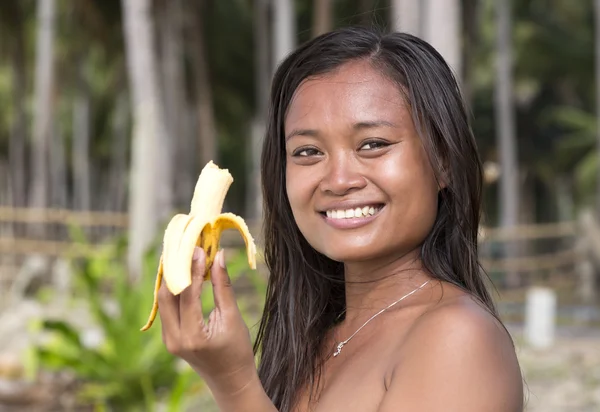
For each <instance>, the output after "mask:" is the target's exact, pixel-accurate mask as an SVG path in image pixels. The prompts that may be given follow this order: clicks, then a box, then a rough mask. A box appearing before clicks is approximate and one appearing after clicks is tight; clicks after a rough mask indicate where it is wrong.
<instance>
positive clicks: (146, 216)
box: [122, 0, 166, 280]
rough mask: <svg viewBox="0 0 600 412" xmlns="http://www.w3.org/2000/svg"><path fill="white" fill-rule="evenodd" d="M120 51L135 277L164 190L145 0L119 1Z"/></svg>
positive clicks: (155, 78)
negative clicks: (128, 123) (128, 115)
mask: <svg viewBox="0 0 600 412" xmlns="http://www.w3.org/2000/svg"><path fill="white" fill-rule="evenodd" d="M122 6H123V20H124V37H125V50H126V56H127V63H128V70H129V83H130V90H131V101H132V113H133V136H132V150H131V169H130V170H131V176H130V197H129V219H130V221H129V250H128V268H129V276H130V278H131V279H134V280H135V279H137V278H139V276H140V275H141V270H142V258H143V255H144V254H145V252H146V251H147V249H148V248H149V247H150V246H151V244H152V242H153V241H154V238H155V236H156V235H157V229H158V223H159V213H160V205H159V196H158V192H160V191H161V190H163V189H165V187H164V186H163V184H162V183H163V181H164V180H163V176H164V175H163V173H164V171H163V170H161V169H160V166H158V165H162V161H161V160H160V157H161V154H163V153H160V151H159V147H160V148H162V141H163V140H164V139H165V138H166V134H165V126H164V121H163V119H162V116H163V109H162V101H161V96H160V84H159V81H158V74H157V68H158V63H157V59H156V51H155V49H154V44H155V43H154V24H153V22H152V13H151V11H152V9H151V0H123V1H122ZM163 155H164V154H163Z"/></svg>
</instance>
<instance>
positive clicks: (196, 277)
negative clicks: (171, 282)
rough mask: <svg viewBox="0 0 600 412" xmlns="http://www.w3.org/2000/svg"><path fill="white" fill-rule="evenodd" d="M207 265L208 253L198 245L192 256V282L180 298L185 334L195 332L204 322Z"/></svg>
mask: <svg viewBox="0 0 600 412" xmlns="http://www.w3.org/2000/svg"><path fill="white" fill-rule="evenodd" d="M205 267H206V253H205V252H204V250H203V249H202V248H199V247H196V249H194V255H193V257H192V284H191V285H190V286H188V287H187V288H185V289H184V290H183V291H182V292H181V294H180V298H179V316H180V319H181V329H182V332H183V333H184V334H195V333H196V332H197V331H198V328H201V327H202V325H203V324H204V317H203V315H202V302H201V301H200V293H201V292H202V283H203V282H204V280H203V278H204V272H205Z"/></svg>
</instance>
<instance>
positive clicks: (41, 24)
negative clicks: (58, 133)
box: [29, 0, 56, 237]
mask: <svg viewBox="0 0 600 412" xmlns="http://www.w3.org/2000/svg"><path fill="white" fill-rule="evenodd" d="M37 13H38V14H37V37H36V63H35V64H36V66H35V86H34V87H35V90H34V94H35V98H34V118H33V139H32V140H33V148H32V159H31V169H32V175H31V187H30V196H29V205H30V206H31V207H33V208H46V207H47V206H48V200H49V196H48V185H49V178H48V176H49V173H48V171H49V169H48V150H49V142H50V136H51V133H52V130H53V126H52V112H53V110H52V109H53V107H54V105H53V104H52V90H53V86H54V62H53V60H54V30H55V17H56V15H55V1H54V0H38V2H37ZM31 228H32V232H31V234H32V235H33V236H35V237H37V236H43V235H44V227H43V225H39V226H38V225H35V226H33V225H32V226H31Z"/></svg>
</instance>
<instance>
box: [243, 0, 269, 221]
mask: <svg viewBox="0 0 600 412" xmlns="http://www.w3.org/2000/svg"><path fill="white" fill-rule="evenodd" d="M269 50H270V42H269V8H268V4H267V0H256V1H255V2H254V53H255V58H254V61H255V70H254V73H255V76H256V77H255V85H256V89H255V90H256V113H255V115H254V119H253V122H252V139H251V147H250V150H249V152H250V156H251V159H250V162H249V165H250V173H249V176H250V182H249V184H248V186H247V187H248V189H247V191H246V216H247V219H254V220H261V219H262V190H261V184H260V156H261V150H262V143H263V137H264V134H265V129H266V125H265V119H266V116H267V105H268V99H269V96H268V90H269V78H270V74H271V71H272V67H271V64H270V61H271V60H270V55H269Z"/></svg>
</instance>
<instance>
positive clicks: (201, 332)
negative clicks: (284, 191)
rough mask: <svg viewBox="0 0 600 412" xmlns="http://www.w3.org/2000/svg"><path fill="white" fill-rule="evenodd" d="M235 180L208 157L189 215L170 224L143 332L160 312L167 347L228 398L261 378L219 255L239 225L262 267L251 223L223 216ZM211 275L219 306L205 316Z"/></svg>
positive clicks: (250, 255)
mask: <svg viewBox="0 0 600 412" xmlns="http://www.w3.org/2000/svg"><path fill="white" fill-rule="evenodd" d="M232 182H233V178H232V177H231V174H230V173H229V172H228V171H227V170H226V169H220V168H219V167H218V166H216V165H215V164H214V163H213V162H209V163H208V164H207V165H206V166H205V167H204V169H203V170H202V172H201V173H200V177H199V178H198V181H197V183H196V187H195V189H194V196H193V199H192V202H191V208H190V213H189V214H187V215H186V214H178V215H176V216H174V217H173V218H172V220H171V222H170V223H169V224H168V225H167V228H166V230H165V234H164V238H163V252H162V255H161V258H160V261H159V265H158V273H157V276H156V284H155V289H154V303H153V306H152V311H151V313H150V317H149V319H148V322H147V323H146V325H144V326H143V327H142V331H144V330H147V329H148V328H150V327H151V326H152V323H153V321H154V319H155V317H156V314H157V312H158V313H160V317H161V323H162V332H163V341H164V343H165V345H166V347H167V350H168V351H169V352H171V353H173V354H174V355H177V356H179V357H181V358H182V359H184V360H185V361H187V362H188V363H189V364H190V366H191V367H192V368H194V370H196V372H197V373H198V374H199V375H201V376H202V377H203V378H204V379H205V381H206V382H207V383H208V385H209V386H210V387H211V390H213V392H219V391H222V392H223V393H224V395H225V393H226V392H229V393H233V392H236V391H237V390H239V389H240V388H242V387H245V386H247V385H248V383H249V382H250V381H251V380H256V379H257V373H256V368H255V364H254V354H253V351H252V344H251V341H250V334H249V331H248V327H247V326H246V324H245V323H244V321H243V319H242V316H241V313H240V311H239V308H238V306H237V302H236V299H235V296H234V293H233V288H232V287H231V282H230V280H229V276H228V275H227V271H226V268H225V263H224V257H223V252H222V251H221V252H218V253H217V251H218V249H219V239H220V237H221V233H222V231H223V230H225V229H238V230H239V231H240V233H241V234H242V236H243V238H244V241H245V243H246V252H247V255H248V263H249V265H250V267H251V268H252V269H254V268H256V257H255V255H256V246H255V244H254V240H253V238H252V236H251V235H250V233H249V231H248V227H247V226H246V224H245V222H244V220H243V219H242V218H240V217H239V216H236V215H233V214H231V213H223V214H222V213H221V209H222V207H223V202H224V200H225V195H226V194H227V191H228V190H229V186H230V185H231V183H232ZM209 275H210V276H209ZM207 278H210V280H211V283H212V286H213V290H214V299H215V308H214V310H213V311H212V312H211V314H210V316H209V318H208V321H205V320H204V317H203V314H202V305H201V302H200V294H201V291H202V284H203V281H204V280H205V279H207ZM214 395H215V396H218V394H217V393H214Z"/></svg>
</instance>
